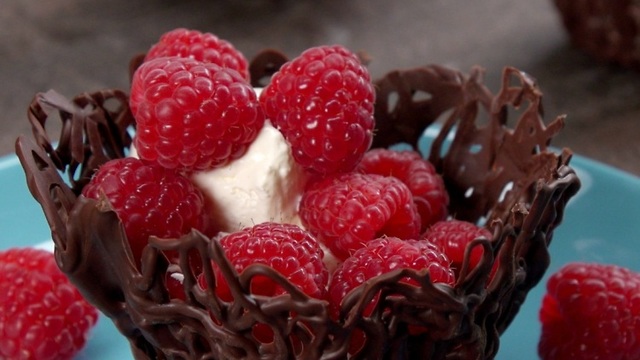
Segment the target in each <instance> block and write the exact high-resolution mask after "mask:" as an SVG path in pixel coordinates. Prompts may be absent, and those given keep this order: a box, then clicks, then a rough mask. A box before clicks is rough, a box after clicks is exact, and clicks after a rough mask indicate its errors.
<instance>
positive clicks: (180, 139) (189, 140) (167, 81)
mask: <svg viewBox="0 0 640 360" xmlns="http://www.w3.org/2000/svg"><path fill="white" fill-rule="evenodd" d="M130 102H131V111H132V113H133V115H134V117H135V119H136V126H137V127H136V130H137V131H136V137H135V146H136V150H137V151H138V155H139V156H140V158H142V159H144V160H149V161H156V162H158V163H159V164H160V165H162V166H164V167H166V168H170V169H173V168H178V169H185V170H207V169H211V168H214V167H219V166H223V165H225V164H227V163H228V162H230V161H231V160H233V159H237V158H239V157H240V156H242V155H243V154H244V153H245V151H246V150H247V147H248V146H249V145H250V144H251V143H252V142H253V140H254V139H255V138H256V136H257V135H258V132H259V131H260V129H262V126H263V124H264V115H263V113H262V110H261V109H260V105H259V103H258V99H257V95H256V93H255V92H254V90H253V88H252V87H251V85H249V83H248V82H246V81H245V80H244V79H242V78H241V77H240V76H239V75H238V73H237V72H235V71H233V70H229V69H224V68H221V67H219V66H218V65H215V64H210V63H202V62H199V61H196V60H193V59H187V58H179V57H168V58H167V57H164V58H157V59H153V60H150V61H147V62H145V63H143V64H142V65H141V66H140V67H139V68H138V70H136V72H135V73H134V75H133V80H132V83H131V98H130Z"/></svg>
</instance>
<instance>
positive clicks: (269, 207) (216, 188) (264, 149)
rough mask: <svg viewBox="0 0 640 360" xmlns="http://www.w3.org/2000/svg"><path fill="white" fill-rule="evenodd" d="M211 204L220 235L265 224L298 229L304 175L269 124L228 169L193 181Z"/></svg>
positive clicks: (197, 177)
mask: <svg viewBox="0 0 640 360" xmlns="http://www.w3.org/2000/svg"><path fill="white" fill-rule="evenodd" d="M193 181H194V183H195V184H196V185H197V186H198V187H200V189H201V190H202V191H203V193H204V195H205V196H206V197H207V198H208V199H209V200H210V201H211V203H212V208H213V210H212V212H213V214H212V216H213V219H214V222H215V223H216V225H217V226H218V229H219V230H220V231H224V232H233V231H236V230H239V229H241V228H244V227H247V226H253V225H255V224H259V223H261V222H265V221H275V222H280V223H289V224H296V225H300V218H299V217H298V204H299V202H300V198H301V196H302V192H303V191H304V186H305V184H306V182H307V175H306V173H305V171H304V169H303V168H302V167H300V166H299V165H298V164H297V163H296V162H295V161H294V160H293V157H292V156H291V151H290V149H289V145H288V144H287V142H286V140H285V139H284V137H283V136H282V134H281V133H280V131H278V130H277V129H276V128H274V127H273V126H272V125H271V124H270V123H269V122H268V121H267V122H266V123H265V126H264V127H263V128H262V130H261V132H260V134H259V135H258V137H257V138H256V139H255V140H254V142H253V143H252V144H251V146H250V147H249V149H248V150H247V153H246V154H245V155H244V156H242V157H241V158H239V159H236V160H234V161H232V162H231V163H229V164H228V165H226V166H224V167H221V168H217V169H213V170H210V171H205V172H199V173H196V174H194V175H193Z"/></svg>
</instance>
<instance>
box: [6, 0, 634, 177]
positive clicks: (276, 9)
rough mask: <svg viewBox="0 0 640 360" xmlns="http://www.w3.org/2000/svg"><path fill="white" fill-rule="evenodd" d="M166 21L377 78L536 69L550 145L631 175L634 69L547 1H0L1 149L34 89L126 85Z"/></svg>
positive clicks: (70, 91)
mask: <svg viewBox="0 0 640 360" xmlns="http://www.w3.org/2000/svg"><path fill="white" fill-rule="evenodd" d="M175 27H188V28H194V29H199V30H202V31H210V32H213V33H215V34H217V35H218V36H220V37H222V38H225V39H227V40H229V41H231V42H233V43H234V44H235V46H236V47H237V48H239V49H240V50H241V51H243V52H244V53H245V54H246V56H247V57H251V56H253V55H254V54H255V53H256V52H257V51H258V50H260V49H263V48H266V47H272V48H277V49H280V50H282V51H284V52H285V53H287V54H288V55H290V56H295V55H296V54H298V53H299V52H300V51H302V50H304V49H305V48H307V47H309V46H313V45H319V44H332V43H340V44H343V45H345V46H347V47H349V48H351V49H352V50H364V51H366V52H368V53H369V54H370V56H371V58H372V62H371V63H370V70H371V72H372V74H373V76H374V77H378V76H381V75H382V74H384V73H385V72H386V71H387V70H389V69H392V68H404V67H414V66H419V65H423V64H429V63H439V64H446V65H450V66H454V67H457V68H459V69H461V70H463V71H468V70H469V69H470V68H471V66H473V65H476V64H477V65H481V66H482V67H484V68H485V69H486V79H487V83H488V84H489V86H490V87H491V88H492V89H493V90H494V91H497V89H498V85H499V84H498V79H499V77H500V73H501V71H502V68H503V67H504V66H505V65H513V66H516V67H518V68H520V69H522V70H524V71H526V72H528V73H529V74H531V75H532V76H534V77H535V78H537V79H538V81H539V83H540V87H541V89H542V91H543V92H544V93H545V96H546V98H545V112H546V115H547V116H549V117H551V116H555V115H558V114H567V115H568V118H567V127H566V129H565V131H564V132H563V134H562V135H561V136H559V137H558V138H557V139H556V141H555V142H554V145H556V146H561V147H563V146H568V147H570V148H572V149H573V150H574V152H575V153H577V154H580V155H584V156H587V157H590V158H593V159H596V160H598V161H601V162H604V163H607V164H609V165H612V166H615V167H618V168H620V169H623V170H626V171H629V172H631V173H634V174H636V175H640V72H637V71H632V70H626V69H621V68H619V67H616V66H613V65H609V64H602V63H598V62H596V61H594V60H593V59H591V58H590V57H588V56H587V55H585V54H583V53H582V52H581V51H579V50H576V49H574V48H573V47H572V46H571V44H570V43H569V40H568V37H567V35H566V33H565V32H564V29H563V28H562V25H561V23H560V21H559V18H558V16H557V14H556V13H555V9H554V7H553V5H552V3H551V2H550V1H549V0H537V1H525V0H516V1H513V0H485V1H466V0H403V1H385V0H315V1H312V0H299V1H293V0H237V1H232V0H226V1H225V0H182V1H180V0H143V1H129V0H93V1H86V0H85V1H83V0H51V1H39V0H2V2H1V3H0V109H1V111H0V155H5V154H10V153H12V152H13V146H14V141H15V138H16V137H17V136H18V134H20V133H29V132H30V129H29V126H28V123H27V121H26V116H25V114H26V108H27V106H28V104H29V102H30V100H31V98H32V97H33V95H34V94H35V93H36V92H39V91H46V90H48V89H51V88H53V89H56V90H57V91H59V92H61V93H62V94H64V95H66V96H69V97H71V96H73V95H75V94H77V93H80V92H83V91H91V90H98V89H103V88H112V87H119V88H126V87H127V84H128V75H127V63H128V60H129V58H130V57H131V56H132V55H133V54H136V53H138V52H143V51H145V50H146V49H147V48H148V47H149V46H150V45H151V44H152V43H153V42H154V41H155V40H156V39H157V38H158V36H159V35H160V34H161V33H162V32H164V31H167V30H170V29H172V28H175Z"/></svg>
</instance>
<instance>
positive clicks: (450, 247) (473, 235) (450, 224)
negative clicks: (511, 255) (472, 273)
mask: <svg viewBox="0 0 640 360" xmlns="http://www.w3.org/2000/svg"><path fill="white" fill-rule="evenodd" d="M423 238H424V239H426V240H427V241H429V242H431V243H433V244H435V245H436V246H438V247H439V248H440V249H442V251H444V253H445V254H447V257H449V259H450V260H451V268H452V269H454V271H455V272H456V274H458V272H459V271H460V268H461V267H462V262H463V260H464V252H465V250H466V248H467V245H468V244H469V243H470V242H471V241H472V240H475V239H477V238H485V239H491V238H493V235H492V234H491V232H490V231H489V230H487V229H485V228H483V227H480V226H477V225H476V224H473V223H470V222H467V221H462V220H455V219H454V220H448V221H439V222H437V223H435V224H433V225H432V226H431V227H430V228H429V229H428V230H427V231H426V232H425V234H424V235H423ZM483 252H484V250H483V248H482V246H476V247H475V248H474V249H473V251H471V258H470V259H469V267H470V269H473V268H475V267H476V266H477V265H478V263H479V262H480V259H482V254H483ZM495 269H497V267H496V268H494V270H495Z"/></svg>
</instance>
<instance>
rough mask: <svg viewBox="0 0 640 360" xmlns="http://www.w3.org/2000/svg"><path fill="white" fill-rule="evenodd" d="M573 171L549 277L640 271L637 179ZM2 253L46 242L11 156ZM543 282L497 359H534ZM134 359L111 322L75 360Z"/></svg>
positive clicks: (577, 160)
mask: <svg viewBox="0 0 640 360" xmlns="http://www.w3.org/2000/svg"><path fill="white" fill-rule="evenodd" d="M572 165H573V167H574V168H575V169H576V171H577V172H578V175H579V176H580V178H581V180H582V190H581V191H580V193H579V194H578V195H577V196H576V197H575V198H574V199H572V201H571V202H570V204H569V206H568V209H567V211H566V217H565V219H564V222H563V224H562V225H561V226H560V228H559V229H558V230H557V231H556V233H555V237H554V240H553V244H552V249H551V254H552V264H551V268H550V269H549V272H547V274H550V273H551V272H553V271H555V270H557V269H558V268H559V267H560V266H561V265H562V264H564V263H567V262H569V261H578V260H579V261H597V262H604V263H615V264H619V265H623V266H626V267H629V268H632V269H634V270H637V271H640V262H638V259H640V179H639V178H636V177H633V176H631V175H628V174H626V173H623V172H620V171H618V170H615V169H613V168H611V167H608V166H605V165H602V164H598V163H595V162H593V161H591V160H588V159H585V158H582V157H580V156H575V157H574V159H573V160H572ZM0 184H1V185H0V195H1V196H0V199H2V203H0V249H5V248H9V247H13V246H26V245H36V244H41V243H42V242H44V241H46V240H47V239H50V232H49V228H48V227H47V224H46V221H45V219H44V215H43V214H42V211H41V209H40V207H39V205H38V204H37V203H36V202H35V200H34V199H33V198H32V197H31V194H29V192H28V190H27V187H26V184H25V178H24V173H23V171H22V168H21V167H20V164H19V162H18V160H17V158H16V157H15V156H10V157H4V158H0ZM544 282H546V278H545V279H544V280H543V283H541V284H540V285H538V286H537V287H536V288H535V289H534V290H533V291H531V293H530V294H529V297H528V299H527V301H526V303H525V304H524V306H523V307H522V309H521V311H520V313H519V314H518V316H517V318H516V320H515V321H514V322H513V324H512V325H511V326H510V327H509V329H508V330H507V332H506V333H505V334H504V336H503V337H502V343H501V349H500V352H499V354H498V357H497V358H498V359H522V360H529V359H537V358H538V357H537V354H536V345H537V342H538V337H539V333H540V325H539V323H538V307H539V305H540V299H541V298H542V294H543V290H544ZM96 356H97V358H99V359H102V360H126V359H132V356H131V354H130V352H129V348H128V344H127V342H126V341H125V340H124V338H123V337H121V336H120V335H119V334H118V333H117V331H116V330H115V328H114V326H113V325H112V324H111V322H110V321H109V320H108V319H106V318H104V317H103V318H101V319H100V323H99V326H98V327H97V328H96V329H95V330H94V332H93V334H92V337H91V339H90V341H89V343H88V344H87V347H86V348H85V350H84V351H83V353H82V354H81V355H80V356H79V357H78V358H79V359H95V358H96Z"/></svg>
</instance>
